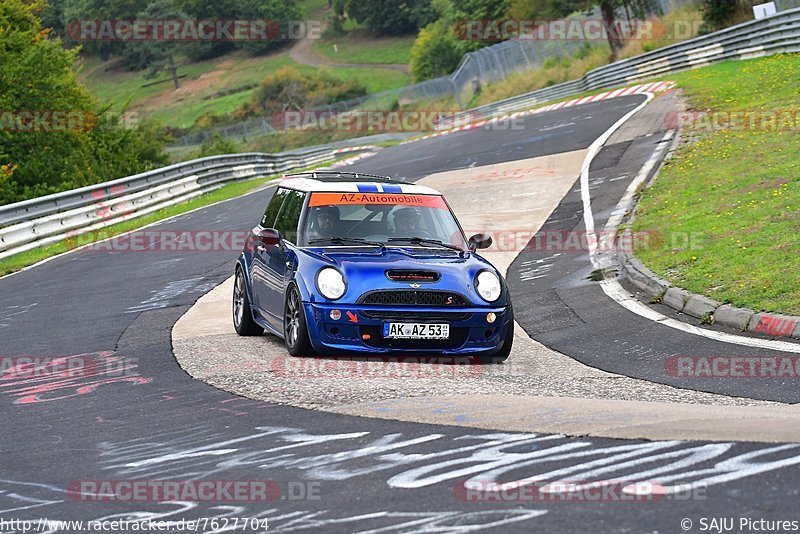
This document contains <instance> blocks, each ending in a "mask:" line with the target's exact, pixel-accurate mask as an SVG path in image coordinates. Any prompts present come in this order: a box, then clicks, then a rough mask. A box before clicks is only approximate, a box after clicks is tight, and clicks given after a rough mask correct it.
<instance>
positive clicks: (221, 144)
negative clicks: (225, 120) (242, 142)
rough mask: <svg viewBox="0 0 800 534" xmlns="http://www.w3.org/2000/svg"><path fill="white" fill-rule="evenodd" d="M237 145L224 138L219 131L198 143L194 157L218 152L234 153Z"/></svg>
mask: <svg viewBox="0 0 800 534" xmlns="http://www.w3.org/2000/svg"><path fill="white" fill-rule="evenodd" d="M238 151H239V147H238V146H237V145H236V143H234V142H233V141H230V140H228V139H225V138H224V137H222V136H221V135H220V134H219V133H215V134H214V135H212V136H211V137H209V138H208V139H206V140H205V141H203V144H202V145H200V150H199V152H197V154H195V155H194V158H205V157H207V156H217V155H220V154H235V153H236V152H238Z"/></svg>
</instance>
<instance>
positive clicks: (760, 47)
mask: <svg viewBox="0 0 800 534" xmlns="http://www.w3.org/2000/svg"><path fill="white" fill-rule="evenodd" d="M798 51H800V9H792V10H788V11H783V12H779V13H776V14H775V15H773V16H771V17H768V18H764V19H760V20H753V21H749V22H745V23H743V24H739V25H737V26H732V27H730V28H726V29H724V30H720V31H718V32H714V33H710V34H708V35H703V36H701V37H695V38H694V39H690V40H687V41H683V42H681V43H678V44H674V45H671V46H667V47H664V48H659V49H658V50H654V51H653V52H648V53H646V54H641V55H639V56H635V57H632V58H629V59H624V60H621V61H617V62H616V63H612V64H610V65H606V66H604V67H598V68H596V69H593V70H591V71H589V72H587V73H586V74H585V75H584V76H583V77H582V78H580V79H578V80H572V81H569V82H565V83H561V84H557V85H552V86H550V87H545V88H544V89H539V90H537V91H532V92H530V93H526V94H523V95H519V96H515V97H512V98H507V99H504V100H500V101H498V102H493V103H491V104H487V105H485V106H480V107H477V108H473V109H470V110H468V111H466V112H464V113H463V114H461V115H456V116H455V117H453V120H454V121H455V120H458V119H459V118H461V117H464V116H469V117H470V118H472V119H475V120H477V119H479V118H486V117H491V116H495V115H502V114H504V113H508V112H512V111H518V110H522V109H527V108H531V107H533V106H536V105H538V104H542V103H544V102H548V101H552V100H558V99H561V98H565V97H569V96H572V95H575V94H578V93H582V92H586V91H593V90H595V89H604V88H611V87H616V86H622V85H626V84H629V83H631V82H637V81H641V80H647V79H651V78H656V77H659V76H663V75H665V74H670V73H673V72H679V71H682V70H687V69H692V68H696V67H702V66H704V65H709V64H711V63H716V62H719V61H725V60H733V59H749V58H754V57H760V56H766V55H772V54H778V53H790V52H798Z"/></svg>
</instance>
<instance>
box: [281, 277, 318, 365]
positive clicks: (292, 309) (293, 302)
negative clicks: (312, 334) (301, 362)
mask: <svg viewBox="0 0 800 534" xmlns="http://www.w3.org/2000/svg"><path fill="white" fill-rule="evenodd" d="M283 310H284V311H283V341H284V343H285V344H286V350H287V351H288V352H289V354H291V355H292V356H315V355H316V352H315V351H314V348H313V347H312V346H311V341H309V339H308V325H306V314H305V312H303V303H302V301H301V300H300V293H299V292H298V291H297V288H296V287H295V286H293V285H292V286H289V291H287V292H286V303H285V304H284V307H283Z"/></svg>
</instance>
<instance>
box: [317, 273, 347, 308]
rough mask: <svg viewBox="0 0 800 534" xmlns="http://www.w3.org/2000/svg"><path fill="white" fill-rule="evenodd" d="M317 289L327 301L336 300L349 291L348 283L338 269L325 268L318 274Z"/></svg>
mask: <svg viewBox="0 0 800 534" xmlns="http://www.w3.org/2000/svg"><path fill="white" fill-rule="evenodd" d="M317 289H318V290H319V292H320V294H321V295H322V296H323V297H325V298H326V299H328V300H336V299H339V298H342V295H344V293H345V291H347V281H346V280H345V279H344V275H343V274H342V273H341V272H339V271H338V270H337V269H334V268H333V267H323V268H322V269H320V270H319V272H318V273H317Z"/></svg>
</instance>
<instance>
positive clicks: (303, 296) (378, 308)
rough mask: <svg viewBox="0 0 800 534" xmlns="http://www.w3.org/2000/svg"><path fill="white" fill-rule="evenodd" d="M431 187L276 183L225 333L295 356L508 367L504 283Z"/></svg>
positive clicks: (249, 247)
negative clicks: (256, 338)
mask: <svg viewBox="0 0 800 534" xmlns="http://www.w3.org/2000/svg"><path fill="white" fill-rule="evenodd" d="M491 243H492V240H491V237H490V236H487V235H484V234H476V235H474V236H472V237H470V238H469V240H467V239H466V238H465V236H464V232H463V230H462V229H461V226H460V225H459V223H458V221H457V220H456V218H455V215H454V214H453V212H452V210H451V209H450V206H449V205H448V204H447V202H446V201H445V199H444V197H443V196H442V194H441V193H439V192H438V191H436V190H435V189H431V188H429V187H424V186H420V185H415V184H411V183H406V182H400V181H396V180H391V179H389V178H385V177H382V176H374V175H369V174H361V173H357V174H356V173H350V172H332V171H319V172H308V173H302V174H293V175H288V176H285V177H284V180H282V181H281V183H280V184H279V187H278V188H277V189H276V191H275V193H274V194H273V196H272V198H271V200H270V201H269V203H268V204H267V207H266V209H265V210H264V216H263V217H262V218H261V222H260V224H259V225H258V226H256V227H255V228H253V230H252V231H251V232H250V234H249V236H248V239H247V242H246V243H245V247H244V250H243V251H242V254H241V256H240V257H239V260H238V261H237V262H236V278H235V284H234V290H233V324H234V326H235V328H236V331H237V332H238V333H239V334H240V335H243V336H249V335H260V334H263V332H264V331H265V330H266V331H268V332H270V333H272V334H275V335H277V336H280V337H282V338H283V339H284V342H285V343H286V348H287V350H288V351H289V354H291V355H293V356H300V355H313V354H340V355H341V354H347V355H351V356H365V355H370V354H378V355H409V356H411V355H413V356H435V357H440V356H465V355H466V356H473V357H474V359H475V360H476V361H478V362H480V363H492V362H500V361H503V360H505V359H506V358H508V355H509V353H510V352H511V344H512V342H513V339H514V315H513V310H512V307H511V298H510V296H509V294H508V287H507V286H506V283H505V280H504V279H503V277H502V275H501V274H500V273H499V272H498V271H497V269H495V268H494V267H493V266H492V265H491V264H490V263H489V262H488V261H486V260H485V259H484V258H482V257H481V256H479V255H478V254H476V253H475V251H476V250H477V249H482V248H486V247H489V246H490V245H491Z"/></svg>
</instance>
